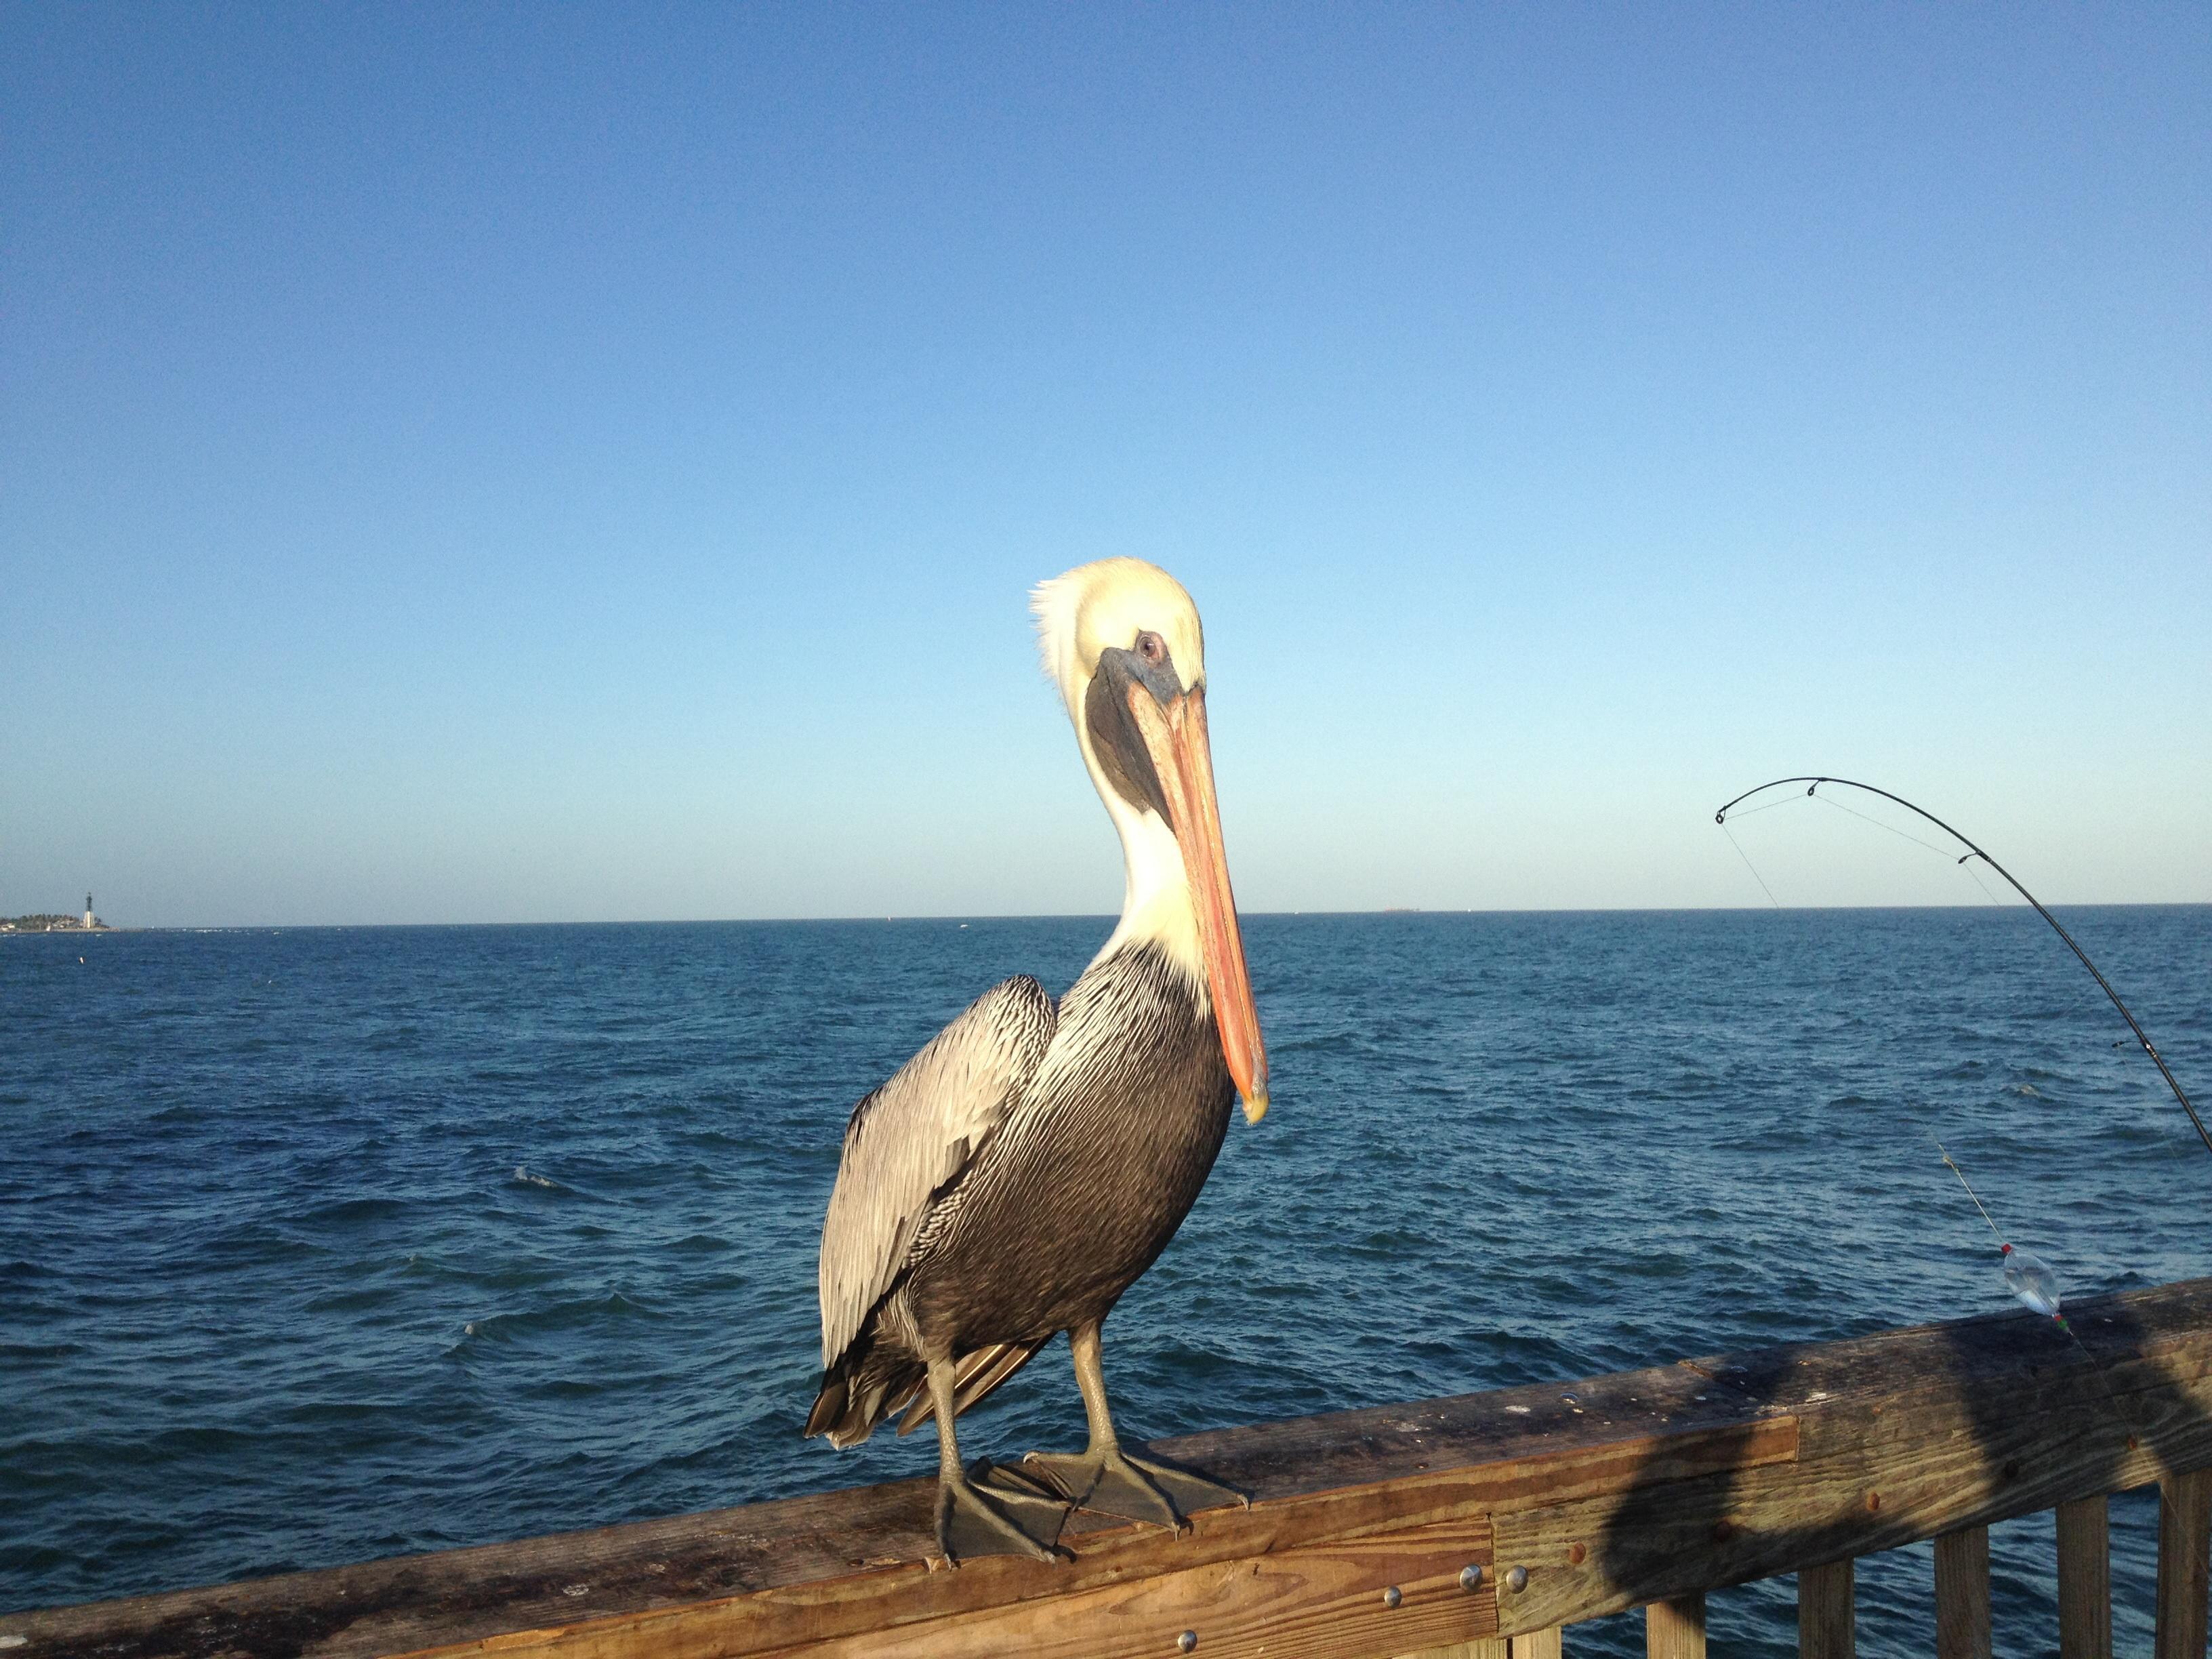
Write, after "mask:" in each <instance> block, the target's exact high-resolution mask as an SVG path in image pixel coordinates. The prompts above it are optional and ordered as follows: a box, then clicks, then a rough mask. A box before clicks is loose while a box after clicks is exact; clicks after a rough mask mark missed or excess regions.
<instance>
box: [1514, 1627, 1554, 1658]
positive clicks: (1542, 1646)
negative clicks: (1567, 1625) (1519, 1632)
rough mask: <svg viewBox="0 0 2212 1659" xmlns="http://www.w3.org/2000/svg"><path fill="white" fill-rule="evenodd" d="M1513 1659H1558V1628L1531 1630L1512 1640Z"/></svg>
mask: <svg viewBox="0 0 2212 1659" xmlns="http://www.w3.org/2000/svg"><path fill="white" fill-rule="evenodd" d="M1513 1659H1559V1626H1557V1625H1554V1626H1552V1627H1551V1629H1549V1630H1532V1631H1530V1632H1528V1634H1527V1635H1525V1636H1516V1637H1515V1638H1513Z"/></svg>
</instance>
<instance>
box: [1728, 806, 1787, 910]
mask: <svg viewBox="0 0 2212 1659" xmlns="http://www.w3.org/2000/svg"><path fill="white" fill-rule="evenodd" d="M1775 805H1778V806H1779V805H1784V803H1782V802H1780V801H1777V802H1776V803H1775ZM1765 810H1766V809H1765V807H1764V806H1755V807H1753V809H1752V811H1754V812H1764V811H1765ZM1745 816H1747V817H1748V816H1749V814H1748V813H1747V814H1746V815H1745ZM1721 834H1723V835H1724V836H1727V837H1728V838H1729V846H1731V847H1733V848H1735V855H1736V856H1737V857H1738V858H1740V859H1741V860H1743V867H1744V868H1745V869H1747V870H1748V871H1750V872H1751V878H1752V879H1753V881H1755V882H1757V883H1758V884H1759V891H1760V892H1762V893H1764V894H1765V895H1766V902H1768V903H1769V904H1771V905H1772V906H1773V907H1774V908H1776V909H1778V910H1779V909H1780V908H1782V901H1781V900H1780V899H1778V898H1777V897H1775V896H1774V890H1773V889H1772V888H1771V887H1769V886H1768V885H1767V884H1766V878H1765V876H1762V875H1760V874H1759V866H1757V865H1755V864H1753V862H1752V861H1751V854H1748V853H1747V852H1745V851H1744V850H1743V843H1742V842H1740V841H1738V840H1737V839H1736V838H1735V830H1733V829H1729V827H1728V825H1726V824H1725V823H1723V825H1721Z"/></svg>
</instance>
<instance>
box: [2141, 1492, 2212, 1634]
mask: <svg viewBox="0 0 2212 1659" xmlns="http://www.w3.org/2000/svg"><path fill="white" fill-rule="evenodd" d="M2208 1545H2212V1468H2203V1469H2191V1470H2190V1471H2189V1473H2188V1474H2169V1475H2167V1476H2166V1478H2165V1479H2164V1480H2160V1482H2159V1483H2158V1637H2157V1639H2156V1641H2155V1642H2154V1644H2153V1646H2154V1649H2155V1650H2156V1652H2157V1655H2158V1659H2204V1637H2205V1630H2204V1621H2205V1601H2204V1598H2205V1589H2206V1584H2207V1582H2208V1579H2212V1559H2208V1551H2207V1547H2208Z"/></svg>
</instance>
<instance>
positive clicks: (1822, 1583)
mask: <svg viewBox="0 0 2212 1659" xmlns="http://www.w3.org/2000/svg"><path fill="white" fill-rule="evenodd" d="M1856 1565H1857V1564H1856V1563H1853V1562H1850V1561H1831V1562H1830V1563H1828V1565H1826V1566H1825V1567H1807V1568H1804V1569H1803V1570H1802V1571H1800V1572H1799V1573H1798V1575H1797V1659H1855V1651H1856V1645H1857V1640H1858V1632H1857V1613H1858V1609H1857V1571H1856Z"/></svg>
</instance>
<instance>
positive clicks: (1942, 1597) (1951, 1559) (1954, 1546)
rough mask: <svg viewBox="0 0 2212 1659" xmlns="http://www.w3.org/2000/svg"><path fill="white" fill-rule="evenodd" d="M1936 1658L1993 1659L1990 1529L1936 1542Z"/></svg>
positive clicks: (1971, 1530)
mask: <svg viewBox="0 0 2212 1659" xmlns="http://www.w3.org/2000/svg"><path fill="white" fill-rule="evenodd" d="M1936 1659H1990V1529H1989V1528H1987V1527H1961V1528H1959V1530H1958V1531H1956V1532H1947V1533H1945V1534H1943V1535H1942V1537H1940V1538H1938V1539H1937V1540H1936Z"/></svg>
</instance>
